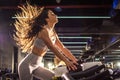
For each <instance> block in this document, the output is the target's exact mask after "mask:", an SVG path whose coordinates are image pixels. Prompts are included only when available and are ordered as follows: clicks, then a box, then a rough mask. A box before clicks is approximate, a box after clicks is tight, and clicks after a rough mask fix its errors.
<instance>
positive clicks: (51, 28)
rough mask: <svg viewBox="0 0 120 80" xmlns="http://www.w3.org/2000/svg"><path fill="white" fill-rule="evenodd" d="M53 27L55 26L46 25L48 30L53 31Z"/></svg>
mask: <svg viewBox="0 0 120 80" xmlns="http://www.w3.org/2000/svg"><path fill="white" fill-rule="evenodd" d="M54 26H55V24H48V25H47V27H48V29H50V30H53V29H54Z"/></svg>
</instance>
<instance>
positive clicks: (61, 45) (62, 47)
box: [55, 33, 77, 62]
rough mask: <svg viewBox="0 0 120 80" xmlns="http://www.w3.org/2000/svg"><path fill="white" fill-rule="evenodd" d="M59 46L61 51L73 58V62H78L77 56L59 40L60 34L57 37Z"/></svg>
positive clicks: (70, 58)
mask: <svg viewBox="0 0 120 80" xmlns="http://www.w3.org/2000/svg"><path fill="white" fill-rule="evenodd" d="M55 35H56V36H57V34H56V33H55ZM55 44H56V45H57V46H58V48H59V49H60V50H61V52H62V53H63V54H64V55H65V56H66V57H67V58H68V59H69V60H72V61H73V62H76V61H77V59H76V58H75V56H74V55H73V54H72V53H71V52H70V50H68V49H67V48H66V47H65V46H64V45H63V43H62V42H61V41H60V40H59V38H58V36H57V39H56V43H55Z"/></svg>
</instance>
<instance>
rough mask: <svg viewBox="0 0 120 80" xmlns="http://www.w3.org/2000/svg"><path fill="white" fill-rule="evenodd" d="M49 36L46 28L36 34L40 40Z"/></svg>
mask: <svg viewBox="0 0 120 80" xmlns="http://www.w3.org/2000/svg"><path fill="white" fill-rule="evenodd" d="M48 35H49V30H48V29H47V28H43V29H42V30H41V31H39V33H38V37H39V38H41V37H43V36H48Z"/></svg>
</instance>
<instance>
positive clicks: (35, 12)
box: [14, 2, 45, 52]
mask: <svg viewBox="0 0 120 80" xmlns="http://www.w3.org/2000/svg"><path fill="white" fill-rule="evenodd" d="M19 8H20V9H21V11H20V12H19V13H17V14H16V15H15V17H16V20H15V23H14V26H15V34H14V40H15V41H16V44H17V45H18V46H19V47H20V49H21V50H22V52H28V51H30V50H31V49H32V47H33V43H34V40H35V39H36V37H37V34H38V32H39V31H40V30H41V28H42V27H40V25H42V24H45V23H41V24H40V25H39V23H40V22H37V21H38V16H41V14H42V12H43V10H44V7H41V8H40V7H37V6H35V5H34V6H33V5H30V4H29V3H28V2H27V3H26V4H25V5H23V6H20V7H19Z"/></svg>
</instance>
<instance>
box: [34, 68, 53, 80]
mask: <svg viewBox="0 0 120 80" xmlns="http://www.w3.org/2000/svg"><path fill="white" fill-rule="evenodd" d="M33 75H34V76H35V77H36V78H38V79H41V80H51V79H52V77H53V76H55V74H54V73H53V72H52V71H50V70H48V69H46V68H43V67H38V68H37V69H35V70H34V71H33Z"/></svg>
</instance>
